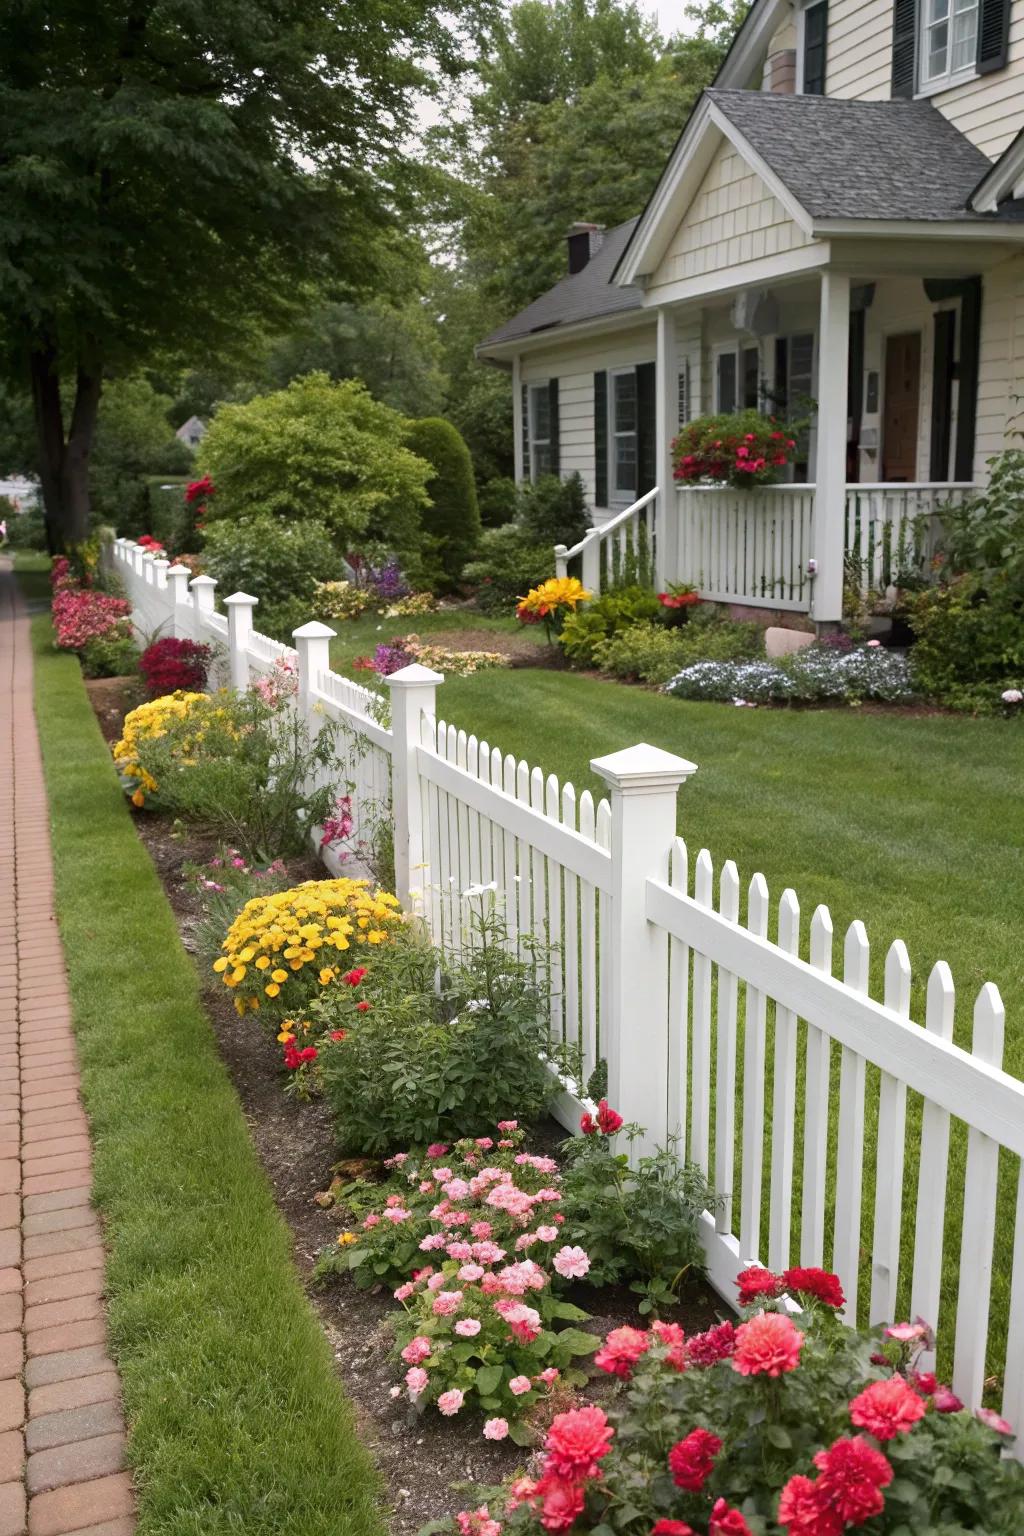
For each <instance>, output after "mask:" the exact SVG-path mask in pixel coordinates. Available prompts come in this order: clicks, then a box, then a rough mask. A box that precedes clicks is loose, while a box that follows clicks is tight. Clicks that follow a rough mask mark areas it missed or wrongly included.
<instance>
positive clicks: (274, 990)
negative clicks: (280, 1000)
mask: <svg viewBox="0 0 1024 1536" xmlns="http://www.w3.org/2000/svg"><path fill="white" fill-rule="evenodd" d="M263 990H264V992H265V993H266V994H267V996H268V997H276V996H277V994H278V993H279V992H280V990H281V988H280V987H279V986H278V984H277V982H276V981H271V982H268V983H267V985H266V986H265V987H264V988H263Z"/></svg>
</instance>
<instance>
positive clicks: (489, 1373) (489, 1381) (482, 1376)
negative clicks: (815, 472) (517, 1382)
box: [476, 1365, 504, 1397]
mask: <svg viewBox="0 0 1024 1536" xmlns="http://www.w3.org/2000/svg"><path fill="white" fill-rule="evenodd" d="M503 1375H504V1372H503V1371H502V1368H501V1366H500V1365H482V1366H481V1367H480V1369H479V1370H478V1371H477V1373H476V1390H477V1391H478V1392H479V1394H480V1396H481V1397H491V1396H492V1395H493V1394H494V1393H495V1392H497V1390H498V1388H499V1387H500V1386H501V1379H502V1376H503Z"/></svg>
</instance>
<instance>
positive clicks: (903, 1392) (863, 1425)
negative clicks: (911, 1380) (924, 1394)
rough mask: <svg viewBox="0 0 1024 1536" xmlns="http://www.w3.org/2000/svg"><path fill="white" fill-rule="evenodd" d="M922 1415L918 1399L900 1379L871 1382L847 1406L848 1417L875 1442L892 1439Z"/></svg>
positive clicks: (910, 1426) (922, 1410) (909, 1427)
mask: <svg viewBox="0 0 1024 1536" xmlns="http://www.w3.org/2000/svg"><path fill="white" fill-rule="evenodd" d="M924 1415H925V1405H924V1403H923V1401H922V1399H921V1398H920V1397H919V1396H918V1394H917V1393H916V1392H915V1391H914V1389H913V1387H910V1386H908V1385H907V1383H906V1382H905V1381H904V1380H903V1377H902V1376H890V1377H889V1378H888V1380H886V1381H873V1382H872V1383H871V1385H870V1387H865V1388H864V1391H863V1392H861V1393H859V1394H858V1395H857V1396H856V1397H855V1398H854V1399H853V1401H852V1402H851V1403H850V1418H851V1420H852V1421H853V1423H854V1424H856V1425H857V1427H858V1429H866V1430H867V1432H868V1434H869V1435H874V1437H875V1439H876V1440H894V1439H895V1438H896V1436H897V1435H905V1434H906V1433H907V1431H908V1430H911V1429H913V1427H914V1425H915V1424H916V1423H917V1421H918V1420H919V1419H923V1418H924Z"/></svg>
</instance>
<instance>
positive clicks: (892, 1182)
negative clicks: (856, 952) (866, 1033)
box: [868, 939, 910, 1324]
mask: <svg viewBox="0 0 1024 1536" xmlns="http://www.w3.org/2000/svg"><path fill="white" fill-rule="evenodd" d="M885 1006H886V1007H887V1008H891V1009H892V1010H893V1012H894V1013H898V1014H899V1015H900V1016H901V1018H904V1019H909V1018H910V956H909V955H908V954H907V946H906V945H905V944H904V943H903V941H902V939H897V940H896V942H895V943H894V944H893V945H892V947H891V948H890V950H889V953H888V954H887V955H886V957H885ZM906 1140H907V1085H906V1083H901V1082H900V1081H899V1079H898V1078H895V1077H893V1076H892V1075H891V1074H890V1073H888V1072H883V1073H882V1075H881V1083H880V1085H879V1092H878V1135H877V1138H876V1142H875V1148H876V1153H875V1235H874V1241H873V1243H872V1247H871V1301H870V1310H869V1312H868V1320H869V1322H871V1323H872V1324H875V1323H894V1322H896V1320H897V1319H896V1286H897V1282H898V1280H899V1268H900V1237H901V1233H902V1230H903V1165H904V1161H905V1155H906Z"/></svg>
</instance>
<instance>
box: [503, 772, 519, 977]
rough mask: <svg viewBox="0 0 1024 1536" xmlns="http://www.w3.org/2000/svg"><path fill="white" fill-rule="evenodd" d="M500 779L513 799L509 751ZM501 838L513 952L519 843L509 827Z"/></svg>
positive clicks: (514, 949) (516, 940) (515, 946)
mask: <svg viewBox="0 0 1024 1536" xmlns="http://www.w3.org/2000/svg"><path fill="white" fill-rule="evenodd" d="M502 779H503V782H504V786H505V793H506V795H508V796H509V797H510V799H512V800H514V799H515V798H516V760H515V758H514V757H513V756H512V754H511V752H509V753H508V754H507V755H506V757H505V761H504V763H503V765H502ZM501 835H502V839H503V842H504V845H505V928H506V930H507V932H508V942H509V948H510V949H511V950H512V952H513V954H517V953H518V951H519V879H518V876H519V867H518V852H519V845H518V841H517V839H516V835H515V833H514V832H513V831H511V829H510V828H508V827H506V828H505V829H504V831H503V833H502V834H501Z"/></svg>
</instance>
